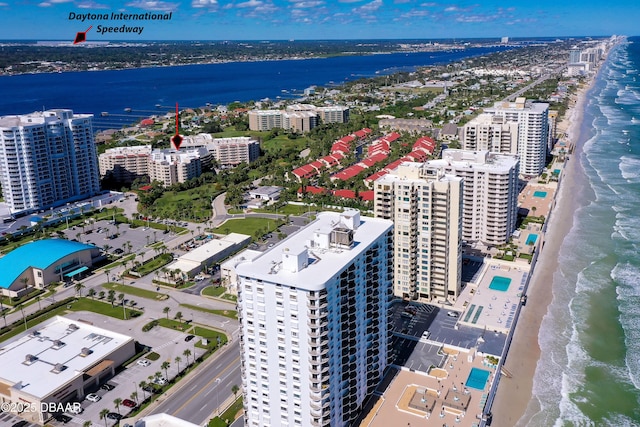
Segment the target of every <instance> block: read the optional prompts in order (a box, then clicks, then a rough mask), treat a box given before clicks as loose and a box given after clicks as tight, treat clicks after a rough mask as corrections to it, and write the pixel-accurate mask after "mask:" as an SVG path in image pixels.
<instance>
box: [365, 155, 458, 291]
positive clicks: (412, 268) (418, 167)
mask: <svg viewBox="0 0 640 427" xmlns="http://www.w3.org/2000/svg"><path fill="white" fill-rule="evenodd" d="M462 189H463V185H462V178H459V177H456V176H454V175H451V174H448V173H447V172H446V170H445V167H444V165H430V164H429V163H413V162H404V163H402V164H401V165H400V166H398V168H397V169H396V170H395V171H394V172H391V173H388V174H387V175H384V176H382V177H381V178H378V179H377V180H376V181H375V183H374V190H375V202H374V203H375V208H374V209H375V215H376V217H378V218H386V219H392V220H393V223H394V230H395V231H394V234H395V236H394V279H393V290H394V294H395V295H396V296H398V297H401V298H405V299H411V300H418V301H421V302H434V303H445V302H446V301H449V302H453V301H455V300H456V298H457V297H458V295H459V294H460V284H461V282H460V279H461V268H462V239H461V236H462Z"/></svg>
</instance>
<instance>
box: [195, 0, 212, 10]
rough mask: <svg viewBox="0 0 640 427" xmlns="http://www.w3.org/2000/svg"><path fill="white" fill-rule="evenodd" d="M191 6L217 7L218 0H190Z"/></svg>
mask: <svg viewBox="0 0 640 427" xmlns="http://www.w3.org/2000/svg"><path fill="white" fill-rule="evenodd" d="M191 7H195V8H208V9H213V8H216V7H218V0H192V1H191Z"/></svg>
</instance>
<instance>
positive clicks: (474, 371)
mask: <svg viewBox="0 0 640 427" xmlns="http://www.w3.org/2000/svg"><path fill="white" fill-rule="evenodd" d="M490 373H491V372H489V371H487V370H486V369H480V368H471V372H469V376H468V377H467V382H466V383H465V385H466V386H467V387H469V388H475V389H476V390H484V386H485V385H486V384H487V380H488V379H489V374H490Z"/></svg>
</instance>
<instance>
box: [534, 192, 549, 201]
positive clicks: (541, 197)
mask: <svg viewBox="0 0 640 427" xmlns="http://www.w3.org/2000/svg"><path fill="white" fill-rule="evenodd" d="M533 197H538V198H540V199H544V198H545V197H547V192H546V191H534V192H533Z"/></svg>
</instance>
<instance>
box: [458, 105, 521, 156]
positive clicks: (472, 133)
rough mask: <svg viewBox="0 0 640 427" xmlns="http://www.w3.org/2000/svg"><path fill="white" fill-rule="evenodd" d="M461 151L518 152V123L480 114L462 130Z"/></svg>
mask: <svg viewBox="0 0 640 427" xmlns="http://www.w3.org/2000/svg"><path fill="white" fill-rule="evenodd" d="M461 146H462V149H463V150H480V151H482V150H486V151H491V152H494V153H509V154H516V153H517V152H518V123H517V122H508V121H506V120H505V118H504V117H501V116H494V115H491V114H480V115H479V116H478V117H476V118H474V119H473V120H471V121H470V122H468V123H466V124H465V125H464V126H463V128H462V141H461Z"/></svg>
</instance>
